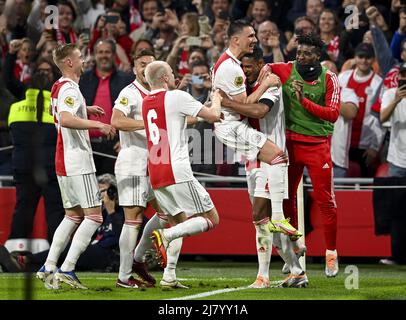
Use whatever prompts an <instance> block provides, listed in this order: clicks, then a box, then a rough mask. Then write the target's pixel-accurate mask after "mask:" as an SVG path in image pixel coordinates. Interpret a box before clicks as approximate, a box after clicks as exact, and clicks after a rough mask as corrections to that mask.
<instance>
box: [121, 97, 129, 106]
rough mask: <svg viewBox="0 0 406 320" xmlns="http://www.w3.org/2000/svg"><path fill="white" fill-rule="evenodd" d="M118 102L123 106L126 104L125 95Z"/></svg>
mask: <svg viewBox="0 0 406 320" xmlns="http://www.w3.org/2000/svg"><path fill="white" fill-rule="evenodd" d="M120 104H122V105H123V106H127V105H128V99H127V98H126V97H122V98H121V99H120Z"/></svg>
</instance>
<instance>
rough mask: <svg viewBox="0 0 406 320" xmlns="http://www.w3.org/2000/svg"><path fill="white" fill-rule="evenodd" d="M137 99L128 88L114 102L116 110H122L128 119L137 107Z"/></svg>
mask: <svg viewBox="0 0 406 320" xmlns="http://www.w3.org/2000/svg"><path fill="white" fill-rule="evenodd" d="M135 104H136V99H135V97H134V95H132V94H131V93H130V92H129V91H128V90H127V88H124V89H123V90H121V92H120V94H119V95H118V97H117V99H116V101H114V109H117V110H120V111H121V112H122V113H124V115H125V116H126V117H128V116H129V114H130V113H131V109H132V108H133V107H134V106H135Z"/></svg>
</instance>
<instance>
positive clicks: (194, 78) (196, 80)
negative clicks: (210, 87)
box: [192, 74, 204, 84]
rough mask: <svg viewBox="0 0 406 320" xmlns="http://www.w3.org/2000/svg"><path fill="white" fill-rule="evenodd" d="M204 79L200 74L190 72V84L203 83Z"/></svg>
mask: <svg viewBox="0 0 406 320" xmlns="http://www.w3.org/2000/svg"><path fill="white" fill-rule="evenodd" d="M203 82H204V79H203V77H202V76H196V75H193V74H192V84H203Z"/></svg>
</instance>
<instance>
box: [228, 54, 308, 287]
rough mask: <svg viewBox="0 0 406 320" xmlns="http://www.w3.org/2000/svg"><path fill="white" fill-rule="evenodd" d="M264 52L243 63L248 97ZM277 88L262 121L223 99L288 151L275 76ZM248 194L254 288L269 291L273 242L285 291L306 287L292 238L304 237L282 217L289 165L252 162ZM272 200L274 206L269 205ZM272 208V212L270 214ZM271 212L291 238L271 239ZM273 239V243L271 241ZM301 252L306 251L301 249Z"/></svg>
mask: <svg viewBox="0 0 406 320" xmlns="http://www.w3.org/2000/svg"><path fill="white" fill-rule="evenodd" d="M264 64H265V62H264V59H263V53H262V50H261V49H259V48H255V49H254V51H253V53H252V54H246V55H244V56H243V57H242V59H241V65H242V69H243V71H244V74H245V76H246V79H247V93H252V92H254V91H255V90H257V88H258V87H259V83H258V81H257V79H258V76H259V73H260V71H261V69H262V67H263V66H264ZM273 77H274V78H275V80H277V81H275V82H274V86H272V87H270V88H269V89H268V90H267V91H266V92H265V93H264V94H263V95H262V96H261V97H260V98H259V103H262V104H265V105H266V106H267V107H268V112H267V114H266V115H265V117H263V118H262V119H258V117H257V116H256V113H255V112H256V110H255V108H249V109H244V106H243V105H242V106H241V103H239V102H235V101H234V100H231V99H228V98H226V97H223V101H222V105H223V106H226V107H229V108H231V109H233V110H238V111H240V112H242V114H243V115H244V116H247V117H250V118H249V120H248V121H249V123H250V124H251V125H252V127H253V128H254V129H256V130H258V131H260V132H262V133H264V134H265V135H266V136H267V138H268V139H269V140H272V141H275V144H276V145H277V146H278V147H279V148H281V150H283V151H285V149H286V146H285V115H284V110H283V100H282V96H281V89H279V88H278V86H279V84H280V82H279V78H278V77H276V76H275V75H274V76H273ZM246 172H247V185H248V193H249V195H250V200H251V203H252V207H253V222H254V225H255V229H256V244H257V255H258V264H259V268H258V275H257V279H256V280H255V282H254V283H253V284H251V286H250V287H251V288H269V285H270V284H269V264H270V260H271V254H272V241H273V240H274V241H275V246H276V247H277V250H278V252H279V254H280V256H281V257H282V258H283V259H284V261H286V262H287V265H288V266H289V267H288V272H289V273H290V276H289V277H288V278H286V279H285V281H283V283H282V286H283V287H306V286H307V285H308V279H307V276H306V274H305V272H304V271H303V270H302V268H301V266H300V263H299V260H298V257H297V256H296V255H295V253H294V250H293V245H292V241H291V238H294V239H295V240H297V239H298V238H299V237H300V236H301V234H299V233H298V231H297V230H296V229H294V228H291V227H289V226H290V225H289V224H288V223H286V222H285V217H284V215H283V199H284V198H286V197H287V164H286V163H280V164H276V165H272V166H270V165H269V164H267V163H263V162H260V161H251V162H249V163H247V165H246ZM269 199H270V200H271V202H270V201H269ZM271 208H272V210H271ZM271 212H272V222H273V225H276V226H277V227H281V228H284V231H285V232H286V233H287V234H289V235H290V237H291V238H290V237H289V236H287V235H286V234H281V233H275V235H272V233H271V232H270V230H269V228H268V226H271V227H272V226H273V225H272V224H269V221H270V217H271ZM272 238H273V239H272ZM301 251H302V252H304V251H305V247H303V246H301Z"/></svg>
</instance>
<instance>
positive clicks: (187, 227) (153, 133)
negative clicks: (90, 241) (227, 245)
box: [142, 61, 221, 267]
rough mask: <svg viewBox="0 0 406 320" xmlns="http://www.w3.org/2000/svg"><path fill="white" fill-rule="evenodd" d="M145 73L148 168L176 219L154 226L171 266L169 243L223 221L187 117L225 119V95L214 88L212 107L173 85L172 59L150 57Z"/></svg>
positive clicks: (159, 249) (164, 204)
mask: <svg viewBox="0 0 406 320" xmlns="http://www.w3.org/2000/svg"><path fill="white" fill-rule="evenodd" d="M145 77H146V79H147V81H148V83H149V85H150V87H151V92H150V93H149V95H147V96H146V97H145V98H144V101H143V104H142V117H143V120H144V125H145V130H146V134H147V143H148V172H149V175H150V180H151V185H152V188H153V189H154V193H155V197H156V199H157V200H158V202H159V205H160V207H161V208H162V210H163V212H164V213H165V214H167V215H168V221H169V223H170V224H171V225H173V226H172V227H170V228H167V229H157V230H154V231H153V242H154V246H155V249H156V251H157V253H158V256H159V258H160V260H161V264H162V266H164V267H166V264H167V252H166V251H167V248H168V244H169V243H171V242H172V241H173V240H175V239H177V238H180V237H184V236H192V235H195V234H199V233H202V232H205V231H208V230H210V229H213V228H214V227H215V226H216V225H217V224H218V223H219V217H218V213H217V210H216V208H215V207H214V205H213V202H212V200H211V199H210V195H209V194H208V193H207V191H206V190H205V189H204V188H203V187H202V185H201V184H200V183H199V182H198V181H197V180H196V178H195V177H194V176H193V172H192V169H191V166H190V161H189V153H188V141H187V139H186V117H187V116H192V117H196V116H199V117H201V118H203V119H205V120H206V121H210V122H215V121H220V115H221V96H220V94H219V92H218V91H216V92H214V94H213V96H212V105H211V108H208V107H205V106H204V105H202V104H201V103H200V102H198V101H197V100H195V99H194V98H193V97H192V96H191V95H190V94H188V93H187V92H184V91H180V90H171V89H173V88H175V78H174V75H173V71H172V69H171V67H170V66H169V65H168V64H167V63H166V62H162V61H155V62H153V63H150V64H149V65H148V66H147V68H146V70H145ZM188 217H189V219H187V218H188Z"/></svg>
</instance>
